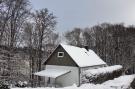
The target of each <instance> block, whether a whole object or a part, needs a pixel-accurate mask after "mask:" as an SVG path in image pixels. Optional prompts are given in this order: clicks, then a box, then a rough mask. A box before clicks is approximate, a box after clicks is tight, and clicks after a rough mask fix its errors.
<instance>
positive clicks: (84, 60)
mask: <svg viewBox="0 0 135 89" xmlns="http://www.w3.org/2000/svg"><path fill="white" fill-rule="evenodd" d="M60 45H61V46H62V47H63V48H64V49H65V51H66V52H67V53H68V54H69V55H70V56H71V58H72V59H73V60H74V61H75V62H76V64H77V65H78V66H79V67H87V66H95V65H103V64H106V63H105V62H104V61H103V60H102V59H101V58H100V57H99V56H98V55H97V54H96V53H95V52H94V51H93V50H89V51H87V50H86V49H85V48H80V47H75V46H70V45H64V44H60Z"/></svg>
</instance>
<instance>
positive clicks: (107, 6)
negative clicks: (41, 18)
mask: <svg viewBox="0 0 135 89" xmlns="http://www.w3.org/2000/svg"><path fill="white" fill-rule="evenodd" d="M30 1H31V4H32V6H33V8H34V9H35V10H37V9H42V8H48V9H49V11H50V12H53V14H54V15H55V16H56V17H57V22H58V24H57V28H56V29H57V30H58V31H59V32H64V31H67V30H72V29H73V28H74V27H81V28H85V27H91V26H94V25H96V24H100V23H103V22H109V23H125V25H133V24H135V0H30Z"/></svg>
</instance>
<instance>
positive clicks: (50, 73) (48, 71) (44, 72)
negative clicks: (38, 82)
mask: <svg viewBox="0 0 135 89" xmlns="http://www.w3.org/2000/svg"><path fill="white" fill-rule="evenodd" d="M68 72H70V70H64V69H59V70H58V69H46V70H42V71H40V72H37V73H34V75H38V76H45V77H51V78H57V77H59V76H61V75H63V74H66V73H68Z"/></svg>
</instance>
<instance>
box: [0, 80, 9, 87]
mask: <svg viewBox="0 0 135 89" xmlns="http://www.w3.org/2000/svg"><path fill="white" fill-rule="evenodd" d="M0 89H10V88H9V85H8V84H6V83H4V82H2V81H0Z"/></svg>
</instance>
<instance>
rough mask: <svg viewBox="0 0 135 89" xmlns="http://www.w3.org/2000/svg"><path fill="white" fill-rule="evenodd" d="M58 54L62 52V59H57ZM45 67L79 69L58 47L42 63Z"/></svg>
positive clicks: (63, 50)
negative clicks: (54, 66)
mask: <svg viewBox="0 0 135 89" xmlns="http://www.w3.org/2000/svg"><path fill="white" fill-rule="evenodd" d="M59 52H64V57H58V53H59ZM44 64H46V65H59V66H74V67H79V66H78V65H77V63H76V62H75V61H74V60H73V59H72V57H71V56H70V55H69V54H68V53H67V52H66V51H65V49H64V48H63V47H62V46H61V45H59V46H58V47H57V48H56V49H55V50H54V51H53V53H52V54H51V55H50V56H49V57H48V59H47V60H46V61H45V62H44Z"/></svg>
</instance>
